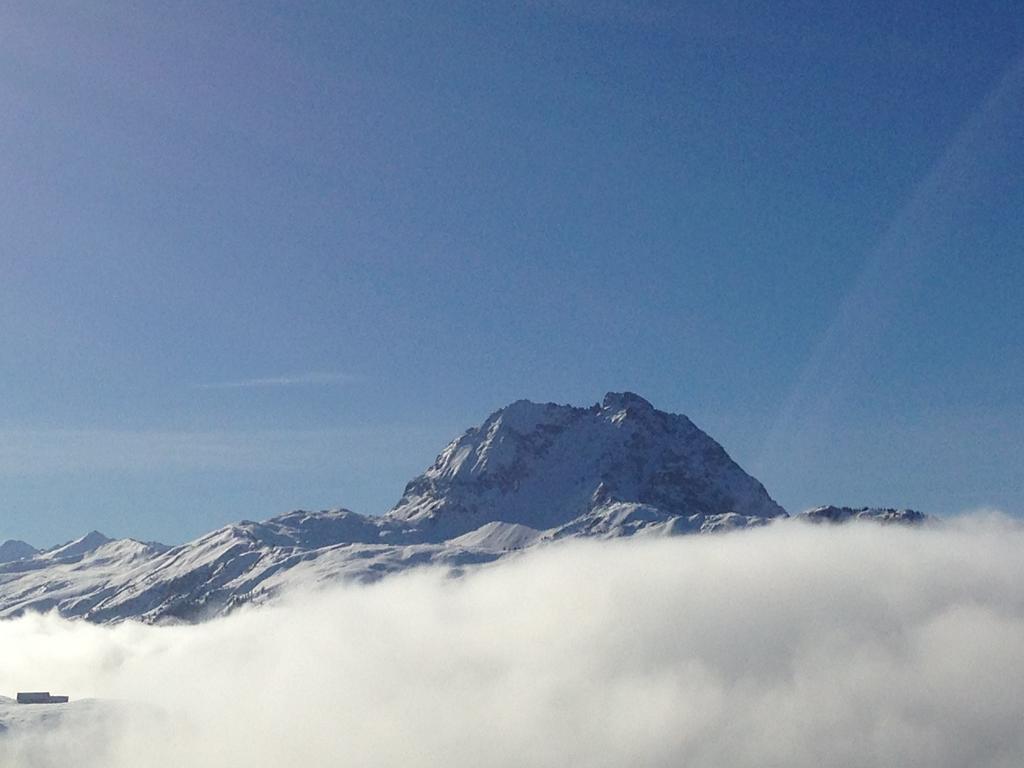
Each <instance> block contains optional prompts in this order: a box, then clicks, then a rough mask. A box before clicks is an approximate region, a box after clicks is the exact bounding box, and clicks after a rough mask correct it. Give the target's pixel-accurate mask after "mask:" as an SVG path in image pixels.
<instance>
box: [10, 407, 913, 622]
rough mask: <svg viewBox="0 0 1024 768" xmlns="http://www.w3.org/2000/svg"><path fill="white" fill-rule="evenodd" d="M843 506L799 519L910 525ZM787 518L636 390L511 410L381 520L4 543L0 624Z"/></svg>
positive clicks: (355, 517) (682, 420) (108, 618)
mask: <svg viewBox="0 0 1024 768" xmlns="http://www.w3.org/2000/svg"><path fill="white" fill-rule="evenodd" d="M843 509H845V508H837V507H822V508H820V509H819V510H811V511H809V512H806V513H803V515H801V517H804V518H806V519H809V520H815V521H820V520H838V519H846V518H849V517H861V518H863V517H871V518H872V519H878V520H882V521H889V520H901V519H903V518H906V517H907V515H910V514H911V513H907V512H905V511H896V510H847V511H845V512H844V511H843ZM827 510H838V511H836V512H830V511H827ZM847 512H849V514H847ZM876 513H877V514H876ZM912 514H915V515H919V514H920V513H912ZM785 517H786V512H785V511H784V510H783V509H782V508H781V507H780V506H779V505H778V504H776V503H775V502H774V501H773V500H772V499H771V497H770V496H769V495H768V493H767V491H765V489H764V487H763V486H762V485H761V483H759V482H758V481H757V480H755V479H754V478H752V477H750V475H748V474H747V473H746V472H744V471H743V470H742V469H741V468H740V467H739V466H738V465H737V464H736V463H735V462H734V461H732V459H731V458H729V456H728V454H727V453H726V452H725V451H724V450H723V449H722V447H721V446H720V445H719V444H718V443H716V442H715V441H714V440H712V439H711V438H710V437H708V435H706V434H705V433H704V432H702V431H701V430H700V429H698V428H697V427H696V426H695V425H694V424H693V423H692V422H691V421H690V420H689V419H687V418H686V417H685V416H679V415H673V414H668V413H664V412H662V411H659V410H657V409H655V408H654V407H653V406H652V405H651V404H650V403H648V402H647V401H646V400H644V399H643V398H641V397H639V396H638V395H634V394H632V393H629V392H625V393H609V394H608V395H606V396H605V398H604V400H603V402H602V403H598V404H595V405H593V406H591V407H589V408H575V407H572V406H567V405H555V404H552V403H548V404H538V403H532V402H529V401H526V400H520V401H518V402H515V403H513V404H511V405H509V406H508V407H506V408H502V409H501V410H499V411H497V412H495V413H493V414H492V415H491V416H490V417H488V418H487V420H486V421H484V423H483V424H481V425H480V426H478V427H474V428H472V429H470V430H468V431H467V432H465V433H464V434H463V435H461V436H460V437H458V438H456V439H455V440H454V441H452V443H451V444H449V445H448V446H447V447H446V448H445V449H444V450H443V451H442V452H441V454H440V455H439V456H438V457H437V459H436V460H435V462H434V463H433V465H432V466H430V467H429V468H428V469H427V470H426V471H425V472H424V473H423V474H422V475H420V476H419V477H417V478H414V479H413V480H412V481H411V482H410V483H409V484H408V485H407V486H406V488H405V493H404V494H403V496H402V498H401V499H400V500H399V502H398V504H396V506H395V507H394V509H392V510H391V511H390V512H388V513H387V514H385V515H380V516H367V515H360V514H357V513H355V512H351V511H349V510H346V509H336V510H327V511H321V512H307V511H301V510H300V511H295V512H289V513H287V514H284V515H280V516H278V517H274V518H271V519H269V520H265V521H263V522H253V521H248V520H246V521H242V522H239V523H235V524H232V525H228V526H225V527H223V528H220V529H218V530H215V531H213V532H211V533H208V534H206V535H204V536H201V537H200V538H198V539H196V540H194V541H191V542H188V543H186V544H182V545H179V546H175V547H167V546H164V545H161V544H156V543H152V542H150V543H146V542H140V541H135V540H133V539H120V540H111V539H108V538H107V537H106V536H104V535H103V534H100V533H98V532H96V531H93V532H91V533H89V534H87V535H86V536H83V537H82V538H80V539H77V540H75V541H72V542H69V543H67V544H64V545H61V546H59V547H54V548H52V549H50V550H46V551H43V552H37V551H36V550H35V549H33V548H32V547H31V546H29V545H26V544H24V542H7V543H6V544H4V545H2V546H0V554H2V555H3V556H2V557H0V617H10V616H17V615H19V614H21V613H23V612H24V611H28V610H33V611H47V610H57V611H59V612H60V613H61V614H62V615H64V616H68V617H81V618H85V619H88V620H90V621H95V622H114V621H121V620H124V619H129V618H132V619H139V620H143V621H149V622H173V621H197V620H201V619H204V618H208V617H212V616H216V615H221V614H224V613H226V612H229V611H231V610H233V609H234V608H236V607H239V606H242V605H246V604H258V603H262V602H265V601H267V600H270V599H272V598H273V597H274V596H276V595H278V594H279V593H280V592H281V591H283V590H285V589H290V588H295V587H305V588H312V587H316V586H318V585H321V584H328V583H333V582H337V581H338V580H341V579H349V580H356V581H372V580H375V579H379V578H381V577H383V576H386V575H388V574H391V573H394V572H397V571H401V570H405V569H407V568H410V567H415V566H420V565H441V566H444V567H447V568H449V569H451V570H452V571H453V572H455V573H458V572H460V571H461V570H463V569H464V568H466V567H470V566H474V565H480V564H483V563H488V562H492V561H494V560H497V559H498V558H501V557H505V556H509V555H511V554H513V553H515V552H517V551H519V550H522V549H525V548H529V547H532V546H539V545H543V544H544V543H545V542H550V541H555V540H561V539H567V538H582V537H586V538H619V537H624V536H634V535H643V536H667V535H679V534H691V533H694V534H696V533H717V532H721V531H728V530H732V529H735V528H745V527H749V526H757V525H765V524H767V523H769V522H772V521H773V520H776V519H779V518H785Z"/></svg>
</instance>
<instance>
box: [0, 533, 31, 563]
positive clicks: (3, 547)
mask: <svg viewBox="0 0 1024 768" xmlns="http://www.w3.org/2000/svg"><path fill="white" fill-rule="evenodd" d="M38 553H39V550H37V549H36V548H35V547H33V546H32V545H31V544H28V543H27V542H24V541H20V540H18V539H8V540H7V541H5V542H4V543H3V544H0V563H10V562H12V561H14V560H24V559H25V558H26V557H33V556H34V555H36V554H38Z"/></svg>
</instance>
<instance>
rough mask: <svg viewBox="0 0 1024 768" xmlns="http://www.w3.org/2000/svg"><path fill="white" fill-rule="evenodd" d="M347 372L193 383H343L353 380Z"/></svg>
mask: <svg viewBox="0 0 1024 768" xmlns="http://www.w3.org/2000/svg"><path fill="white" fill-rule="evenodd" d="M355 379H356V377H355V376H353V375H352V374H349V373H340V372H333V371H310V372H308V373H295V374H288V375H283V376H264V377H259V378H252V379H236V380H233V381H213V382H205V383H202V384H196V385H194V386H195V388H196V389H251V388H252V389H255V388H267V387H294V386H304V385H312V384H345V383H348V382H351V381H355Z"/></svg>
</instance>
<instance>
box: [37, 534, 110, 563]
mask: <svg viewBox="0 0 1024 768" xmlns="http://www.w3.org/2000/svg"><path fill="white" fill-rule="evenodd" d="M111 541H112V539H111V538H110V537H108V536H104V535H103V534H102V533H100V532H99V531H89V533H87V534H85V536H82V537H80V538H77V539H75V540H74V541H69V542H68V543H67V544H61V545H60V546H58V547H54V548H53V549H49V550H47V551H46V552H44V553H43V557H46V558H49V559H51V560H66V559H68V558H73V557H81V556H82V555H85V554H88V553H89V552H92V551H93V550H95V549H98V548H99V547H102V546H103V545H104V544H108V543H110V542H111Z"/></svg>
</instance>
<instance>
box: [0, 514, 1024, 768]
mask: <svg viewBox="0 0 1024 768" xmlns="http://www.w3.org/2000/svg"><path fill="white" fill-rule="evenodd" d="M1022 553H1024V529H1022V528H1021V526H1020V525H1018V524H1015V523H1012V522H1009V521H1007V520H1005V519H991V518H989V519H981V518H974V519H971V520H967V521H962V522H960V523H957V524H953V525H950V526H946V527H942V528H938V529H924V530H912V529H903V528H883V527H880V526H874V525H867V524H862V525H850V526H845V527H840V528H825V527H813V526H809V525H799V524H793V523H789V524H784V525H778V526H772V527H770V528H767V529H762V530H754V531H747V532H737V533H731V534H727V535H722V536H706V537H691V538H678V539H669V540H657V541H636V540H634V541H619V542H612V543H594V542H590V543H587V542H581V543H573V544H569V545H565V546H554V547H550V548H548V549H546V550H541V551H537V552H534V553H530V554H527V555H525V556H523V557H521V558H519V559H516V560H513V561H511V562H504V563H501V564H499V565H497V566H496V567H493V568H487V569H483V570H481V571H478V572H476V573H473V574H471V575H469V576H467V577H466V578H462V579H454V580H453V579H445V578H444V577H443V575H442V574H440V573H438V572H433V571H422V572H417V573H412V574H409V575H406V576H399V577H395V578H390V579H387V580H385V581H384V582H382V583H379V584H377V585H373V586H369V587H366V586H349V587H344V588H340V589H332V590H331V591H329V592H325V593H320V594H315V595H304V596H299V595H295V596H293V597H292V598H291V599H290V600H288V601H286V602H284V603H281V604H279V605H278V606H276V607H272V608H267V609H263V610H255V611H250V612H247V613H243V614H238V615H235V616H232V617H230V618H227V619H224V620H218V621H214V622H211V623H207V624H203V625H199V626H190V627H173V628H172V627H162V628H156V627H145V626H139V625H134V624H124V625H121V626H116V627H98V626H92V625H88V624H84V623H75V622H66V621H62V620H60V619H58V618H56V617H53V616H46V617H40V616H32V617H26V618H22V619H19V620H15V621H8V622H3V623H0V648H2V650H3V653H2V654H0V685H3V686H4V687H6V688H8V689H10V693H13V691H14V690H15V689H21V690H25V689H38V688H50V689H51V690H54V691H56V692H61V693H69V694H71V695H72V696H73V697H75V696H78V697H81V696H84V695H91V696H100V697H110V698H119V699H123V700H128V701H131V702H141V704H136V703H133V704H130V705H126V706H125V707H124V708H122V709H120V710H117V712H116V713H114V712H107V713H106V714H103V715H100V716H97V715H95V714H94V712H93V711H92V710H91V709H90V708H89V707H82V706H81V705H79V709H76V707H75V705H71V706H70V707H69V708H68V709H67V710H66V711H67V712H68V713H69V714H73V715H76V717H69V718H68V719H67V722H66V723H65V724H64V725H63V726H51V727H49V728H47V729H45V730H44V731H42V732H41V733H43V734H45V735H41V736H39V735H35V733H40V732H35V733H33V735H32V736H31V737H30V738H19V737H17V736H15V735H14V734H15V733H16V732H17V729H16V728H14V727H12V729H11V731H10V732H9V733H8V735H7V736H6V737H0V765H18V766H26V767H29V766H50V765H70V764H74V765H76V766H78V767H79V768H91V767H92V766H97V767H99V766H103V768H128V767H129V766H130V767H131V768H139V767H140V766H143V767H147V768H163V767H164V766H166V767H167V768H171V767H172V766H173V767H174V768H180V766H190V767H193V768H206V767H207V766H210V767H212V766H225V765H227V766H255V767H256V768H264V767H269V766H332V767H333V766H348V765H351V766H361V767H367V766H403V768H414V767H416V766H445V767H448V766H451V767H455V768H461V767H462V766H466V767H467V768H468V767H469V766H474V767H476V766H488V767H492V766H517V767H519V766H558V767H559V768H564V767H565V766H588V768H590V767H594V766H609V767H612V766H614V767H615V768H621V767H622V766H629V765H638V766H672V767H673V768H677V767H678V766H687V767H688V768H704V767H706V768H741V767H743V768H745V767H747V766H750V767H751V768H754V767H755V766H756V768H765V767H766V766H787V768H789V767H797V768H799V767H802V766H806V767H807V768H811V767H812V766H813V767H814V768H819V767H820V766H829V767H830V768H852V767H854V766H871V767H872V768H875V767H878V766H897V765H898V766H901V768H910V767H913V766H922V767H925V766H927V768H943V767H944V766H958V767H959V766H972V767H975V768H979V767H982V766H1007V767H1008V768H1009V767H1010V766H1013V768H1018V766H1019V765H1020V761H1021V758H1022V755H1024V588H1022V585H1024V557H1022ZM27 709H28V708H26V707H22V708H16V707H8V711H11V710H16V711H17V712H18V713H22V712H25V711H26V710H27ZM96 717H99V718H100V720H101V721H102V722H100V723H97V722H96V721H95V719H94V718H96ZM76 720H77V721H78V722H77V724H76ZM22 733H26V732H25V731H22Z"/></svg>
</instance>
